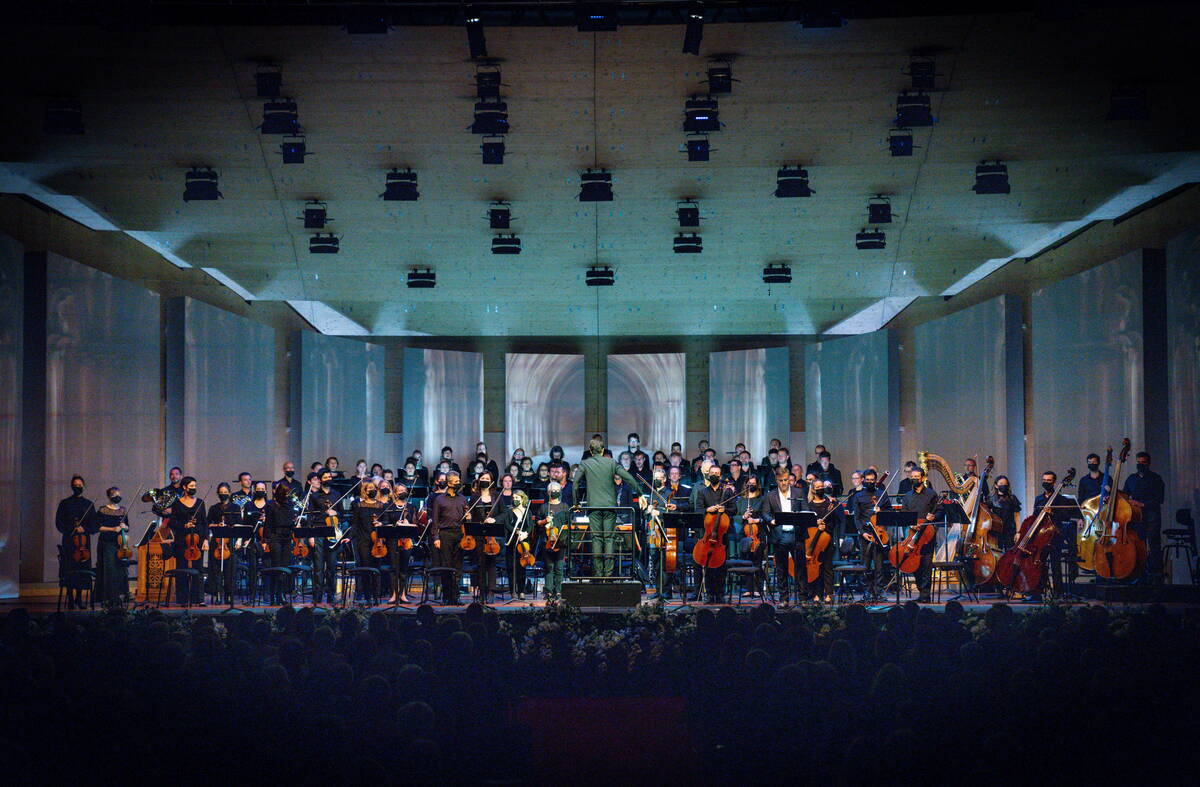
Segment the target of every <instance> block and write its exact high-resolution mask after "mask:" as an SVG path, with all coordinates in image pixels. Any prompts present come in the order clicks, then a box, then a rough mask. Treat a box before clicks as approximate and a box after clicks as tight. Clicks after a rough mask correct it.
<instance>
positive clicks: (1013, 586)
mask: <svg viewBox="0 0 1200 787" xmlns="http://www.w3.org/2000/svg"><path fill="white" fill-rule="evenodd" d="M1074 480H1075V468H1073V467H1072V468H1071V469H1070V470H1068V471H1067V474H1066V475H1065V476H1063V478H1062V480H1061V481H1059V482H1058V486H1057V487H1056V488H1055V489H1054V491H1053V492H1051V493H1050V497H1049V498H1047V500H1046V505H1044V506H1042V510H1041V511H1038V512H1037V513H1036V514H1034V515H1031V516H1028V517H1026V518H1025V521H1024V522H1022V523H1021V527H1020V529H1019V530H1018V531H1017V539H1016V543H1015V544H1013V546H1012V548H1011V549H1009V550H1008V551H1007V552H1005V553H1004V555H1003V556H1001V558H1000V561H999V562H998V563H997V564H996V573H995V574H994V576H995V578H996V581H997V582H998V583H1000V586H1001V587H1003V588H1005V589H1006V590H1009V591H1015V592H1017V593H1036V592H1037V591H1038V590H1039V589H1040V588H1041V586H1042V578H1043V577H1044V576H1045V573H1046V550H1048V549H1049V548H1050V543H1051V542H1052V541H1053V540H1054V537H1055V536H1057V535H1058V527H1057V526H1056V525H1055V524H1054V518H1053V517H1051V516H1050V509H1051V508H1053V506H1054V500H1055V499H1056V498H1057V497H1058V495H1059V493H1060V492H1062V490H1063V488H1064V487H1067V486H1070V485H1071V482H1072V481H1074Z"/></svg>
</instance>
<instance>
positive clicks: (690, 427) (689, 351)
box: [683, 345, 709, 458]
mask: <svg viewBox="0 0 1200 787" xmlns="http://www.w3.org/2000/svg"><path fill="white" fill-rule="evenodd" d="M683 382H684V389H685V391H686V394H685V395H686V401H685V411H686V413H687V415H686V417H685V418H684V428H685V430H686V433H687V436H686V437H685V438H684V441H685V442H684V446H683V448H684V451H683V452H684V455H686V456H687V457H688V458H692V457H694V456H695V455H696V443H698V442H699V441H700V440H705V439H708V429H709V425H708V390H709V379H708V349H707V348H698V347H696V346H694V345H693V346H689V347H686V348H685V350H684V373H683Z"/></svg>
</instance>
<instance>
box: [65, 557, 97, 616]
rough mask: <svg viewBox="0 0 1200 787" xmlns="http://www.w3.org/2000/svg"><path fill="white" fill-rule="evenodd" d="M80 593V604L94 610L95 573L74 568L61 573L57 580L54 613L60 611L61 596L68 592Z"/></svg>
mask: <svg viewBox="0 0 1200 787" xmlns="http://www.w3.org/2000/svg"><path fill="white" fill-rule="evenodd" d="M72 590H78V591H80V599H79V600H80V603H81V604H87V606H88V609H95V608H96V572H95V570H93V569H90V568H76V569H72V570H70V571H67V572H65V573H63V574H62V575H61V576H60V577H59V578H58V606H57V607H56V608H55V611H60V610H62V603H63V595H64V594H66V593H67V592H69V591H72Z"/></svg>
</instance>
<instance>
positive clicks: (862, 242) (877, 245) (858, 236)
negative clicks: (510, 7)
mask: <svg viewBox="0 0 1200 787" xmlns="http://www.w3.org/2000/svg"><path fill="white" fill-rule="evenodd" d="M854 245H855V246H856V247H858V248H860V249H882V248H883V247H884V246H886V245H887V238H886V236H884V234H883V230H868V229H864V230H861V231H859V232H857V233H855V235H854Z"/></svg>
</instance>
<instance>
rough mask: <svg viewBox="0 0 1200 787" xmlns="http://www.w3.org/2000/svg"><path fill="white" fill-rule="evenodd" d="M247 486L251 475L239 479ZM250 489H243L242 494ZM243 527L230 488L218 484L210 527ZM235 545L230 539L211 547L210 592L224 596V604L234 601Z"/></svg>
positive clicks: (212, 541)
mask: <svg viewBox="0 0 1200 787" xmlns="http://www.w3.org/2000/svg"><path fill="white" fill-rule="evenodd" d="M239 480H240V481H242V483H243V484H244V485H248V484H249V482H250V474H249V473H242V475H241V476H240V477H239ZM246 491H248V487H247V486H244V487H243V492H242V493H243V494H244V493H245V492H246ZM241 523H242V509H241V507H240V506H238V504H237V503H235V502H234V500H233V496H232V495H231V494H230V490H229V484H227V483H225V482H224V481H222V482H221V483H219V484H217V502H216V503H214V504H213V505H211V506H209V507H208V526H209V527H210V528H211V527H232V526H234V525H240V524H241ZM232 546H233V545H232V542H231V541H230V539H228V538H212V539H210V540H209V544H208V581H209V585H208V592H209V593H212V594H213V595H214V596H215V595H218V594H219V593H223V594H224V597H225V603H226V604H228V603H230V602H231V601H232V599H233V580H234V577H236V576H237V558H236V557H234V550H233V548H232Z"/></svg>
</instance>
